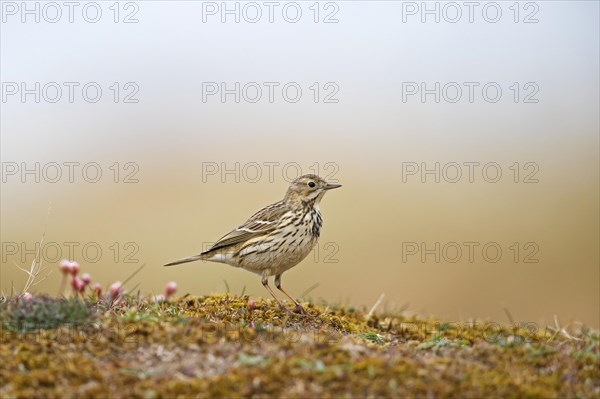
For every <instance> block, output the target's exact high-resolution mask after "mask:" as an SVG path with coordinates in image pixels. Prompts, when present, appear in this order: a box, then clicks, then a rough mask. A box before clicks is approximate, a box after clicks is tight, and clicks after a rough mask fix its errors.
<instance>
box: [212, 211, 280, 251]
mask: <svg viewBox="0 0 600 399" xmlns="http://www.w3.org/2000/svg"><path fill="white" fill-rule="evenodd" d="M286 212H288V209H287V207H285V206H282V204H281V203H276V204H273V205H269V206H267V207H265V208H263V209H261V210H260V211H258V212H256V213H255V214H254V215H252V216H251V217H250V219H248V220H247V221H246V222H245V223H244V224H242V225H241V226H239V227H237V228H235V229H233V230H231V231H230V232H229V233H227V234H225V235H224V236H223V237H221V238H220V239H219V240H218V241H217V242H216V243H215V244H214V245H213V246H212V247H211V248H210V249H209V250H207V251H205V252H204V253H209V252H212V251H215V250H217V249H221V248H225V247H229V246H232V245H235V244H239V243H242V242H245V241H247V240H249V239H251V238H255V237H258V236H262V235H265V234H268V233H270V232H272V231H274V230H275V229H276V228H277V226H278V225H279V222H280V220H281V218H282V216H283V215H284V214H285V213H286Z"/></svg>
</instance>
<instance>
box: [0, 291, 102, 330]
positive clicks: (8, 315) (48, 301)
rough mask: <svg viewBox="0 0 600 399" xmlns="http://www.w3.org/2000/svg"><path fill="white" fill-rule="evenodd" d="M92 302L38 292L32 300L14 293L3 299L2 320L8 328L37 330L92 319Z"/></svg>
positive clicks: (76, 324)
mask: <svg viewBox="0 0 600 399" xmlns="http://www.w3.org/2000/svg"><path fill="white" fill-rule="evenodd" d="M92 319H93V310H92V305H91V304H90V303H89V302H87V301H84V300H81V299H79V298H68V299H67V298H51V297H49V296H36V297H32V298H31V299H29V300H24V299H22V298H18V297H14V298H10V299H9V300H6V301H4V302H2V303H0V321H1V322H2V326H3V328H5V329H9V330H13V331H34V330H39V329H48V328H56V327H58V326H61V325H64V324H69V325H73V326H78V325H82V324H85V323H89V322H91V321H92Z"/></svg>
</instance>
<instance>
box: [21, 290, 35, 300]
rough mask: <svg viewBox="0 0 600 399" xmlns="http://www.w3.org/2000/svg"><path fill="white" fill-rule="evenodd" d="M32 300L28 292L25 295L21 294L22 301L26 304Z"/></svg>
mask: <svg viewBox="0 0 600 399" xmlns="http://www.w3.org/2000/svg"><path fill="white" fill-rule="evenodd" d="M32 299H33V295H31V294H30V293H29V292H26V293H24V294H23V300H24V301H27V302H29V301H31V300H32Z"/></svg>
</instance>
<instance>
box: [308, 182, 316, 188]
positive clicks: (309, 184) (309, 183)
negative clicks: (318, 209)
mask: <svg viewBox="0 0 600 399" xmlns="http://www.w3.org/2000/svg"><path fill="white" fill-rule="evenodd" d="M314 186H316V184H315V182H314V181H309V182H308V187H314Z"/></svg>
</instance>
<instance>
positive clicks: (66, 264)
mask: <svg viewBox="0 0 600 399" xmlns="http://www.w3.org/2000/svg"><path fill="white" fill-rule="evenodd" d="M59 268H60V272H61V273H62V274H65V275H66V274H68V273H70V272H71V262H70V261H68V260H66V259H63V260H61V261H60V266H59Z"/></svg>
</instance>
